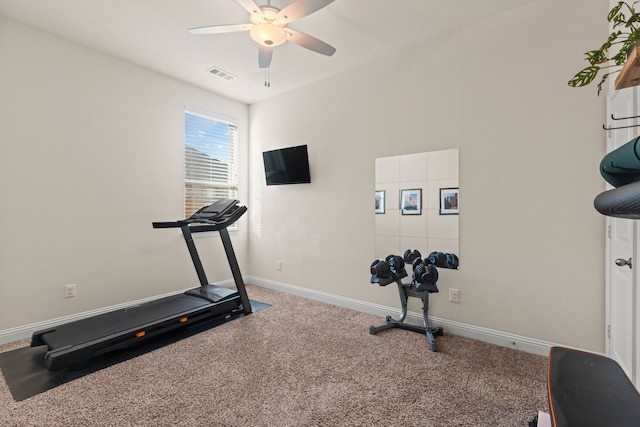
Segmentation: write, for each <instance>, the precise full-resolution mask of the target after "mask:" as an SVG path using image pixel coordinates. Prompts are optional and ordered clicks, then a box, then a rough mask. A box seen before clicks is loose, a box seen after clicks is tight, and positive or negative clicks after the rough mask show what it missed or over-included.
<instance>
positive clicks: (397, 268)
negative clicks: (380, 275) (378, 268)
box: [385, 255, 404, 273]
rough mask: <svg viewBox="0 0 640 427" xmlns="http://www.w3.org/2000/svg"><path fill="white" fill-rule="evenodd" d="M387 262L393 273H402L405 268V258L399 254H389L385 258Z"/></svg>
mask: <svg viewBox="0 0 640 427" xmlns="http://www.w3.org/2000/svg"><path fill="white" fill-rule="evenodd" d="M385 262H386V263H387V264H388V265H389V268H390V270H391V272H392V273H400V272H401V271H402V270H404V260H403V259H402V258H400V257H399V256H398V255H389V256H387V257H386V258H385Z"/></svg>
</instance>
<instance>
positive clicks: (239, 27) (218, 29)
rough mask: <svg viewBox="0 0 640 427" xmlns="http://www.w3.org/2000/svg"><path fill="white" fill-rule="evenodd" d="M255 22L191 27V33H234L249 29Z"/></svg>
mask: <svg viewBox="0 0 640 427" xmlns="http://www.w3.org/2000/svg"><path fill="white" fill-rule="evenodd" d="M251 27H253V24H231V25H212V26H210V27H198V28H190V29H189V32H190V33H191V34H196V35H201V34H222V33H234V32H236V31H249V30H250V29H251Z"/></svg>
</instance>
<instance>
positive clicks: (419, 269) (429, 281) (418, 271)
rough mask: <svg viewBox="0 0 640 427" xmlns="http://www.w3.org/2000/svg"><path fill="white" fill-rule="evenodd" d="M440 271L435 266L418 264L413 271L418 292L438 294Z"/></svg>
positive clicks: (414, 283)
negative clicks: (437, 284)
mask: <svg viewBox="0 0 640 427" xmlns="http://www.w3.org/2000/svg"><path fill="white" fill-rule="evenodd" d="M437 282H438V269H437V268H436V267H435V266H434V265H433V264H424V263H423V264H418V265H417V266H416V268H415V270H414V271H413V285H414V287H415V289H416V291H418V292H429V293H434V292H438V286H436V283H437Z"/></svg>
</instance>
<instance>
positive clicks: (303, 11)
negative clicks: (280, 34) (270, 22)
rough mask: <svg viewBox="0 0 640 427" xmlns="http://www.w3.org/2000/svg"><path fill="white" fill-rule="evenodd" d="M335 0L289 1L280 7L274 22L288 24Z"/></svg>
mask: <svg viewBox="0 0 640 427" xmlns="http://www.w3.org/2000/svg"><path fill="white" fill-rule="evenodd" d="M334 1H335V0H298V1H295V2H293V3H291V4H290V5H289V6H287V7H285V8H284V9H282V10H281V11H280V12H278V14H277V15H276V18H275V19H274V23H277V24H288V23H289V22H293V21H296V20H298V19H300V18H304V17H305V16H307V15H311V14H312V13H313V12H315V11H317V10H320V9H322V8H323V7H325V6H328V5H329V4H331V3H333V2H334Z"/></svg>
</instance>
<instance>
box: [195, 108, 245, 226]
mask: <svg viewBox="0 0 640 427" xmlns="http://www.w3.org/2000/svg"><path fill="white" fill-rule="evenodd" d="M184 129H185V131H184V212H185V218H188V217H189V216H191V215H192V214H193V213H194V212H195V211H197V210H198V209H200V208H201V207H202V206H205V205H209V204H211V203H213V202H215V201H216V200H219V199H235V198H236V197H237V194H238V156H237V152H238V127H237V126H236V125H235V124H234V123H231V122H229V121H225V120H220V119H218V118H214V117H211V116H207V115H206V114H202V113H196V112H194V111H189V110H187V111H185V113H184Z"/></svg>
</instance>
